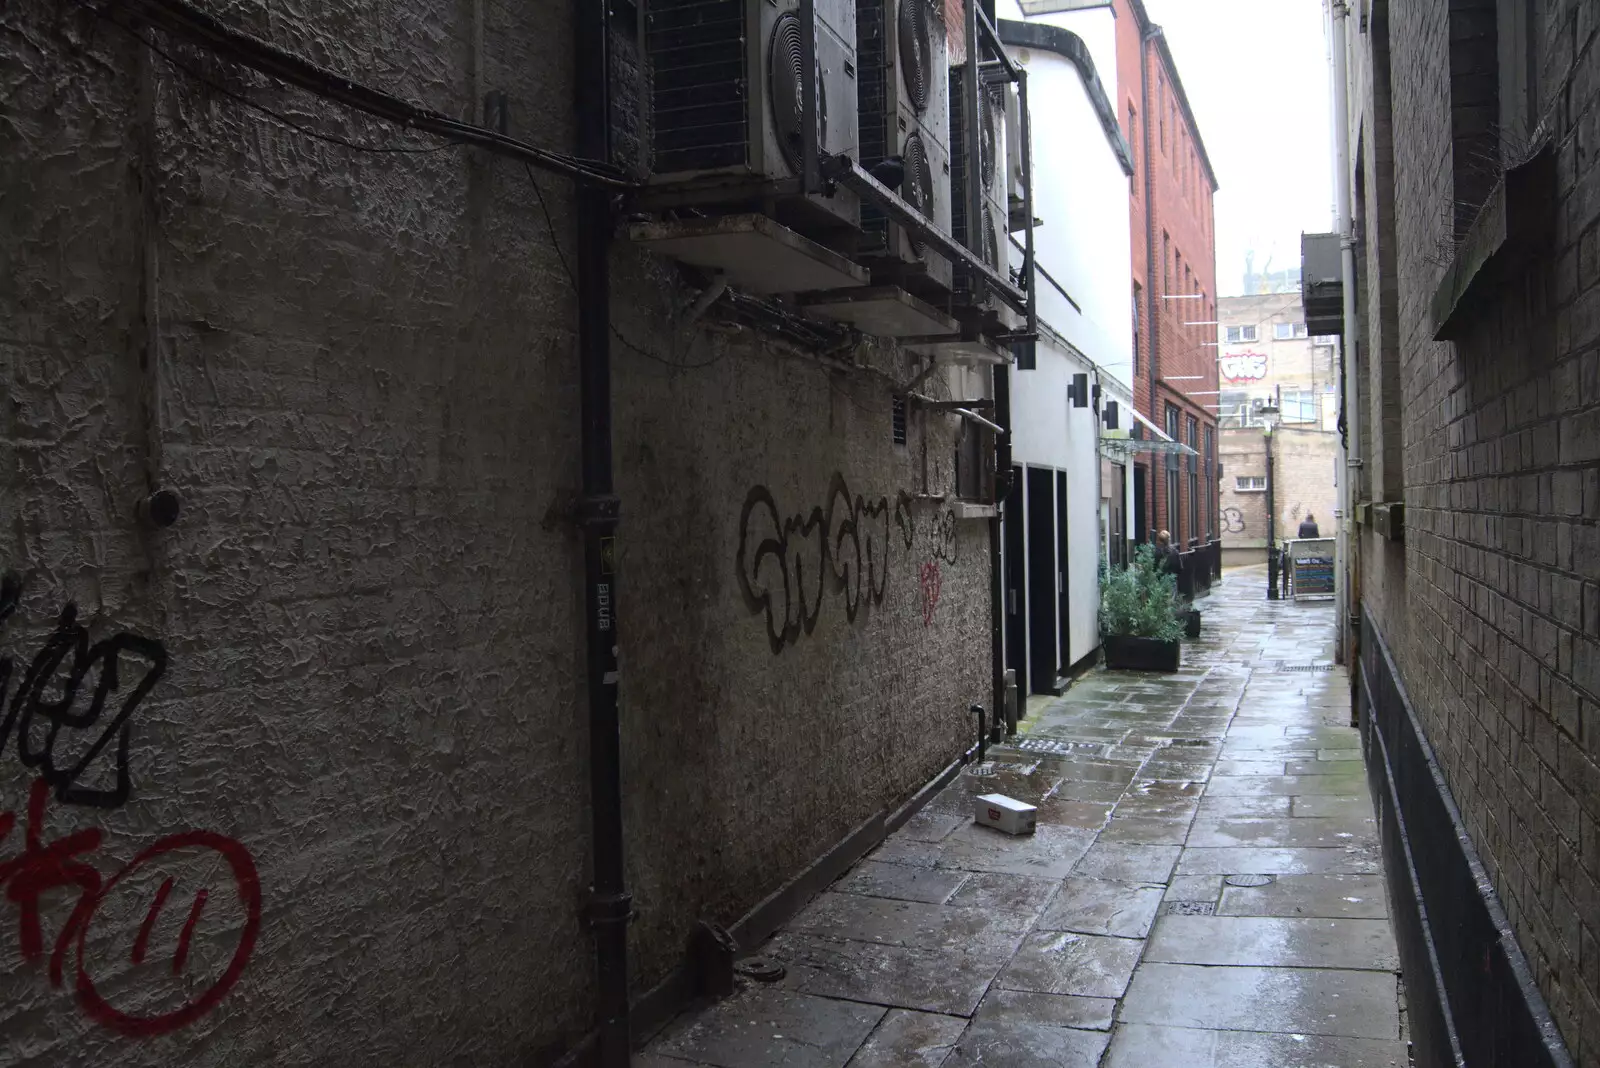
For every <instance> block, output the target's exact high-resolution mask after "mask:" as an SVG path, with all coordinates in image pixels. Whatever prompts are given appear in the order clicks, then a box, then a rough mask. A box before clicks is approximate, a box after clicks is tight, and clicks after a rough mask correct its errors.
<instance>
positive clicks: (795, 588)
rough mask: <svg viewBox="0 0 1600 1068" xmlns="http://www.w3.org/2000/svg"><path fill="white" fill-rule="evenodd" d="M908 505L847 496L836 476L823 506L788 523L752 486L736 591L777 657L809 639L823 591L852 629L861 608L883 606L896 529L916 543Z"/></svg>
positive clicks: (765, 493) (743, 516)
mask: <svg viewBox="0 0 1600 1068" xmlns="http://www.w3.org/2000/svg"><path fill="white" fill-rule="evenodd" d="M915 522H916V521H915V517H914V516H913V514H912V510H911V498H910V497H909V496H908V495H907V494H905V493H903V492H902V493H900V494H899V495H898V497H897V498H896V501H895V503H894V505H893V507H892V509H891V506H890V504H889V499H888V498H887V497H879V498H877V499H876V500H868V499H867V498H866V497H865V496H862V495H860V494H854V495H853V494H852V493H851V492H850V487H849V485H848V484H847V483H846V482H845V479H844V476H843V475H841V474H838V473H835V474H834V476H833V478H832V480H831V481H830V482H829V485H828V496H827V500H826V504H825V505H816V506H813V507H812V508H811V510H810V511H809V512H802V513H796V514H794V515H789V516H785V515H784V514H783V513H782V512H781V511H780V509H779V508H778V504H777V501H776V500H774V498H773V496H772V493H771V491H770V490H768V489H767V487H765V486H755V487H752V488H751V490H750V492H749V493H748V494H747V495H746V496H745V501H744V509H743V510H742V512H741V513H740V516H739V550H738V556H737V560H736V564H737V567H738V572H739V588H740V589H741V590H742V591H743V593H744V597H745V602H746V604H747V605H748V606H749V608H750V611H751V612H762V613H764V614H765V616H766V624H767V639H768V641H769V643H770V644H771V646H772V651H773V652H774V653H780V652H782V651H783V650H784V649H785V648H786V647H787V646H789V645H792V644H793V643H794V642H795V641H797V640H798V639H799V637H800V635H801V634H810V633H811V632H812V631H813V630H814V629H815V628H816V625H817V618H818V616H819V615H820V614H821V611H822V599H823V598H822V595H823V593H824V592H825V591H827V590H830V589H831V590H832V591H833V592H834V593H836V594H839V595H842V597H843V600H844V610H845V618H847V619H848V620H849V621H850V622H852V623H853V622H855V620H856V617H857V615H858V614H859V613H860V611H861V607H862V604H863V603H866V604H869V605H878V604H881V603H882V602H883V598H884V595H885V593H886V592H887V590H888V582H889V544H890V539H891V535H892V533H893V531H894V530H895V529H898V531H899V535H900V539H901V541H902V542H903V543H904V545H905V548H906V549H908V550H909V549H910V548H911V546H912V544H913V543H914V541H915V534H916V530H915Z"/></svg>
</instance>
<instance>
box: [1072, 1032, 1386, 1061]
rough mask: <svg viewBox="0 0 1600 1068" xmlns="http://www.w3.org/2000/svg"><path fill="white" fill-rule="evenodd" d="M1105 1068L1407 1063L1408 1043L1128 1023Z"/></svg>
mask: <svg viewBox="0 0 1600 1068" xmlns="http://www.w3.org/2000/svg"><path fill="white" fill-rule="evenodd" d="M1102 1063H1103V1065H1104V1068H1156V1066H1168V1065H1170V1066H1172V1068H1288V1066H1293V1068H1408V1065H1409V1063H1410V1056H1409V1054H1408V1052H1407V1049H1406V1044H1405V1043H1404V1042H1400V1041H1382V1040H1379V1039H1367V1038H1332V1037H1328V1036H1325V1035H1304V1034H1266V1033H1262V1032H1259V1031H1213V1030H1204V1029H1200V1028H1191V1027H1162V1026H1156V1025H1152V1024H1124V1025H1123V1026H1122V1027H1121V1028H1119V1029H1118V1032H1117V1037H1116V1041H1115V1042H1113V1043H1112V1045H1111V1050H1110V1053H1109V1056H1108V1057H1107V1059H1106V1060H1105V1061H1104V1062H1102Z"/></svg>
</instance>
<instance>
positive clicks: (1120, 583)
mask: <svg viewBox="0 0 1600 1068" xmlns="http://www.w3.org/2000/svg"><path fill="white" fill-rule="evenodd" d="M1177 595H1178V584H1177V579H1176V577H1174V576H1173V575H1170V574H1166V573H1163V572H1161V571H1159V570H1157V568H1156V562H1155V554H1154V553H1153V552H1152V551H1151V549H1150V547H1149V546H1148V545H1141V546H1139V548H1138V549H1137V550H1135V552H1134V558H1133V563H1132V564H1131V565H1129V566H1128V567H1127V568H1105V567H1102V568H1101V571H1100V637H1101V644H1102V646H1103V647H1104V649H1105V651H1106V666H1107V667H1112V668H1132V669H1135V670H1143V671H1176V670H1178V639H1179V638H1181V637H1182V636H1183V630H1184V624H1183V623H1182V622H1180V621H1179V619H1178V617H1177V616H1176V615H1174V614H1173V606H1174V603H1175V601H1176V598H1177Z"/></svg>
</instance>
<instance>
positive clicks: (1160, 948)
mask: <svg viewBox="0 0 1600 1068" xmlns="http://www.w3.org/2000/svg"><path fill="white" fill-rule="evenodd" d="M1265 585H1266V583H1265V575H1264V573H1263V572H1262V570H1261V569H1242V570H1239V571H1233V572H1230V573H1229V575H1228V576H1227V578H1226V580H1225V581H1224V582H1223V583H1222V584H1221V585H1220V586H1219V587H1217V589H1216V590H1215V591H1213V593H1212V594H1211V596H1210V597H1209V598H1208V599H1206V600H1205V601H1204V602H1202V604H1201V607H1202V608H1203V609H1204V611H1205V629H1204V634H1203V637H1202V638H1201V640H1199V641H1197V642H1191V643H1187V644H1186V646H1185V649H1184V667H1183V669H1182V671H1180V672H1179V673H1178V674H1176V675H1172V676H1162V675H1146V674H1131V673H1119V672H1105V671H1098V670H1097V671H1095V672H1092V673H1090V674H1089V675H1088V676H1086V677H1085V678H1084V679H1082V680H1081V681H1080V682H1079V683H1078V684H1077V685H1075V686H1074V687H1072V689H1071V690H1070V691H1069V692H1068V693H1067V694H1066V695H1065V696H1064V697H1062V698H1060V699H1057V700H1051V701H1049V702H1048V703H1045V704H1044V705H1043V707H1039V706H1038V705H1035V708H1034V710H1033V714H1032V715H1031V716H1030V717H1029V720H1028V723H1027V724H1026V726H1025V731H1024V732H1023V733H1019V735H1018V737H1017V738H1016V739H1015V740H1014V742H1015V744H1011V745H1006V746H1002V747H998V748H995V749H992V750H991V751H990V760H989V762H988V763H987V764H985V765H983V766H982V767H980V768H975V769H971V770H970V771H969V772H968V773H966V774H963V775H962V776H961V777H960V778H959V779H958V780H957V781H956V782H954V783H953V784H952V785H951V786H950V787H949V788H948V789H946V790H945V791H944V792H943V793H942V794H940V795H939V796H938V797H937V798H936V799H935V800H934V801H933V802H931V803H930V804H929V805H928V807H927V808H925V809H924V810H923V811H922V812H921V813H920V814H918V815H917V816H916V817H914V818H913V819H912V820H911V821H910V822H909V823H908V824H907V825H906V826H905V827H904V828H902V829H901V830H900V831H898V832H897V833H896V834H894V835H893V836H892V837H891V838H890V839H889V840H888V841H887V842H885V843H884V844H883V845H882V846H881V847H880V848H879V849H878V850H877V851H876V852H874V853H873V854H872V855H871V856H869V857H868V858H867V859H866V860H864V861H863V862H862V863H860V864H859V865H857V866H856V868H855V869H854V870H853V871H852V872H850V873H849V874H848V875H847V876H846V877H845V878H843V879H842V880H840V881H839V882H838V883H836V884H835V885H834V886H833V888H832V889H831V890H830V891H829V892H827V893H825V894H823V895H821V896H820V897H818V898H817V899H816V900H815V901H813V902H812V903H811V904H810V905H809V906H808V907H807V908H806V909H805V910H804V911H803V912H802V913H801V914H800V915H799V916H798V917H796V918H795V919H794V921H793V922H791V923H790V924H789V925H788V926H787V927H786V928H785V929H784V930H783V931H782V932H780V933H779V934H778V935H777V936H775V937H774V938H773V939H772V940H771V941H770V942H769V943H768V944H767V946H765V947H764V948H763V949H762V951H761V952H762V953H763V954H764V955H766V956H768V957H771V958H774V959H776V960H778V961H780V962H782V964H783V965H784V966H785V969H786V974H785V976H784V978H783V979H782V980H780V981H778V982H776V983H774V984H772V985H766V986H763V985H758V984H750V985H748V986H745V987H744V988H742V989H741V991H740V992H739V993H738V994H736V995H735V996H733V997H732V998H729V999H727V1000H724V1001H722V1002H720V1003H717V1004H715V1005H712V1006H710V1007H708V1008H705V1009H702V1010H700V1011H697V1012H693V1013H689V1014H686V1015H685V1016H683V1017H680V1018H679V1019H678V1020H677V1021H675V1022H674V1023H673V1024H671V1025H670V1026H668V1027H667V1028H666V1029H665V1030H664V1031H663V1032H662V1033H661V1034H660V1035H658V1036H656V1038H655V1039H654V1040H653V1041H652V1043H651V1044H650V1046H649V1048H648V1052H647V1053H645V1054H644V1055H642V1056H641V1057H639V1058H637V1059H636V1062H635V1063H636V1064H639V1065H642V1066H644V1068H688V1066H692V1065H702V1066H705V1065H716V1066H720V1068H761V1066H766V1065H783V1066H785V1068H846V1066H848V1068H938V1066H943V1068H964V1066H968V1065H993V1066H997V1068H1032V1066H1035V1065H1040V1066H1042V1065H1051V1066H1058V1065H1067V1066H1073V1068H1078V1066H1083V1068H1092V1066H1095V1065H1106V1066H1111V1068H1163V1066H1172V1068H1208V1066H1214V1068H1224V1066H1226V1068H1252V1066H1261V1068H1283V1066H1287V1065H1294V1066H1308V1068H1309V1066H1322V1065H1327V1066H1337V1068H1381V1066H1396V1068H1399V1066H1404V1065H1405V1064H1406V1063H1407V1052H1406V1044H1405V1042H1404V1041H1403V1034H1404V1029H1405V1024H1404V1019H1403V1015H1402V1010H1401V997H1400V992H1399V983H1398V976H1397V974H1396V969H1397V959H1396V951H1395V945H1394V940H1393V936H1392V933H1391V930H1390V924H1389V918H1388V917H1389V913H1388V907H1387V900H1386V896H1385V892H1384V888H1383V881H1382V874H1381V869H1380V861H1379V856H1378V850H1377V841H1376V833H1375V824H1374V821H1373V818H1372V806H1371V802H1370V799H1369V797H1368V793H1367V787H1366V780H1365V777H1364V772H1363V765H1362V762H1361V758H1360V750H1359V747H1358V746H1359V742H1358V738H1357V733H1356V731H1355V730H1354V729H1352V728H1351V727H1350V726H1349V705H1348V700H1347V682H1346V676H1345V673H1344V670H1343V669H1342V668H1338V667H1335V666H1333V665H1332V646H1331V642H1332V639H1333V609H1332V606H1331V605H1328V604H1311V605H1306V604H1294V603H1290V602H1267V601H1265V600H1264V590H1265ZM995 791H998V792H1000V793H1004V794H1008V795H1010V796H1012V797H1017V798H1021V799H1024V800H1027V801H1030V802H1034V803H1036V804H1038V805H1039V828H1038V831H1037V833H1036V834H1035V835H1033V836H1031V837H1025V838H1011V837H1008V836H1006V835H1004V834H1001V833H999V832H997V831H993V830H990V829H988V828H984V827H978V826H975V825H974V824H973V822H972V811H971V807H972V806H971V801H970V800H969V799H970V797H971V796H973V795H975V794H982V793H989V792H995Z"/></svg>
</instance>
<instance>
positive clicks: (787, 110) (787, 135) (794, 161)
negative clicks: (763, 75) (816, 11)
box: [767, 11, 828, 174]
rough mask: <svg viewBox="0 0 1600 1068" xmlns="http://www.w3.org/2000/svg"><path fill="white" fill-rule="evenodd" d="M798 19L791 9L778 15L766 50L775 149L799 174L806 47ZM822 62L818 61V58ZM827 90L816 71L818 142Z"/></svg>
mask: <svg viewBox="0 0 1600 1068" xmlns="http://www.w3.org/2000/svg"><path fill="white" fill-rule="evenodd" d="M803 36H804V35H803V33H802V31H801V26H800V19H799V17H798V16H797V15H795V14H794V13H793V12H792V11H785V12H784V13H783V14H781V15H779V16H778V21H777V23H776V24H775V25H774V26H773V27H772V45H771V48H770V49H769V51H768V53H767V89H768V91H769V92H770V94H771V97H772V125H773V128H774V130H776V132H777V135H778V150H779V151H780V152H782V153H783V159H784V162H785V163H787V164H788V165H789V169H790V170H791V171H793V172H794V173H796V174H799V173H800V167H801V156H802V155H803V154H804V146H803V144H802V140H803V138H804V133H805V131H804V130H803V129H802V126H803V124H804V122H805V119H804V113H805V108H804V106H803V100H802V88H801V82H802V80H803V76H802V74H801V68H802V67H803V66H804V62H805V59H804V52H805V46H804V43H803ZM818 62H819V63H820V62H821V61H820V60H819V61H818ZM827 132H828V93H827V90H826V88H825V87H824V85H823V81H822V72H821V69H820V68H819V69H818V71H817V143H818V144H823V143H825V142H826V140H827Z"/></svg>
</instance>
